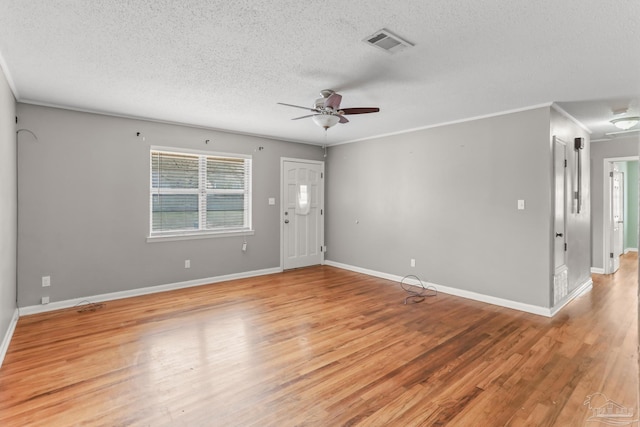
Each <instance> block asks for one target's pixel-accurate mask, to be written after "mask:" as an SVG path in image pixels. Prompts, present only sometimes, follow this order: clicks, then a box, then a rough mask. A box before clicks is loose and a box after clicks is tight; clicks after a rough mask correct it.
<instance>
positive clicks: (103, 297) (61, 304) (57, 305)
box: [20, 267, 282, 316]
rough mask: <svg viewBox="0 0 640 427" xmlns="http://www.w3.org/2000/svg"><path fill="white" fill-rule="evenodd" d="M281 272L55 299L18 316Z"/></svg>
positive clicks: (220, 277)
mask: <svg viewBox="0 0 640 427" xmlns="http://www.w3.org/2000/svg"><path fill="white" fill-rule="evenodd" d="M274 273H282V269H281V268H279V267H278V268H267V269H264V270H254V271H247V272H243V273H235V274H227V275H224V276H216V277H207V278H204V279H195V280H187V281H185V282H177V283H169V284H166V285H158V286H149V287H146V288H138V289H132V290H129V291H120V292H112V293H108V294H100V295H93V296H88V297H83V298H74V299H70V300H65V301H55V302H52V303H49V304H44V305H32V306H28V307H23V308H21V309H20V316H26V315H29V314H37V313H46V312H49V311H54V310H60V309H63V308H71V307H75V306H77V305H79V304H82V303H83V302H86V301H90V302H103V301H113V300H117V299H123V298H131V297H137V296H141V295H150V294H155V293H158V292H166V291H172V290H175V289H183V288H191V287H194V286H202V285H209V284H212V283H218V282H226V281H228V280H235V279H246V278H248V277H256V276H264V275H267V274H274Z"/></svg>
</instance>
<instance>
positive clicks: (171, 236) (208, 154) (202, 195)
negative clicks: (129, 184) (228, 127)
mask: <svg viewBox="0 0 640 427" xmlns="http://www.w3.org/2000/svg"><path fill="white" fill-rule="evenodd" d="M154 153H166V154H175V155H185V156H197V158H198V160H197V162H198V188H197V189H181V188H174V189H168V190H167V192H166V193H165V194H191V195H196V196H197V197H198V226H199V228H198V229H197V230H195V229H190V230H184V229H183V230H165V231H154V230H153V197H154V195H158V194H161V193H162V191H159V190H160V189H159V188H154V187H153V156H154ZM210 158H213V159H216V158H219V159H234V160H243V161H244V162H245V168H247V170H248V173H246V174H245V176H244V187H243V189H242V190H238V189H210V188H209V189H208V188H207V181H206V169H205V172H204V173H203V170H202V168H203V167H204V168H206V165H207V159H210ZM148 159H149V165H148V168H149V169H148V170H149V185H148V197H149V214H148V221H149V224H148V234H147V242H158V241H171V240H189V239H203V238H215V237H228V236H247V235H253V234H254V230H253V221H252V212H253V200H252V199H253V194H252V185H253V157H252V156H251V155H247V154H238V153H225V152H218V151H204V150H193V149H188V148H176V147H164V146H151V147H150V148H149V157H148ZM247 161H248V165H247V164H246V162H247ZM215 194H242V195H244V205H245V207H246V209H244V219H243V223H244V225H243V226H241V227H228V228H226V227H216V228H206V224H207V222H206V217H207V210H206V206H207V204H206V198H207V197H208V196H209V195H215ZM203 207H204V212H203V210H202V209H203ZM203 219H204V220H205V221H204V223H203ZM203 224H204V226H203Z"/></svg>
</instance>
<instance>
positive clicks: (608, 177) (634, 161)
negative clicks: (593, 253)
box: [602, 156, 638, 274]
mask: <svg viewBox="0 0 640 427" xmlns="http://www.w3.org/2000/svg"><path fill="white" fill-rule="evenodd" d="M603 171H604V176H603V179H604V182H603V190H604V191H603V204H604V205H603V234H604V235H603V243H604V244H603V253H602V258H603V266H604V273H605V274H613V273H615V272H616V271H617V270H618V268H619V267H620V256H622V255H624V254H625V253H627V252H631V251H636V252H637V251H638V156H628V157H615V158H606V159H604V168H603Z"/></svg>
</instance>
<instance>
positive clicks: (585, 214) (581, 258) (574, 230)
mask: <svg viewBox="0 0 640 427" xmlns="http://www.w3.org/2000/svg"><path fill="white" fill-rule="evenodd" d="M554 135H555V136H557V137H559V138H560V139H562V140H563V141H565V142H566V143H567V151H566V153H567V192H566V193H567V203H568V205H567V206H568V209H567V214H566V217H565V224H566V234H567V236H566V242H567V245H568V249H567V258H566V261H567V268H568V290H569V293H570V292H571V291H572V290H573V289H575V288H577V287H579V286H580V285H582V284H584V283H586V282H587V281H589V280H590V279H591V228H590V226H591V203H590V200H591V181H590V179H589V176H590V173H591V166H590V162H589V156H590V152H591V143H590V137H589V133H588V132H587V131H585V130H584V129H582V128H580V127H579V126H578V125H576V124H575V122H573V121H572V120H570V119H568V118H567V117H565V116H563V115H562V114H560V113H558V112H557V111H556V110H554V109H551V136H554ZM576 137H582V138H585V145H584V148H583V149H582V150H580V156H581V161H582V166H581V170H582V180H581V184H582V205H581V208H580V212H579V213H578V212H577V206H574V202H573V200H572V193H573V192H575V190H577V188H578V187H577V185H578V179H577V169H578V168H577V164H576V156H577V155H578V152H577V151H576V150H575V149H574V148H573V143H574V138H576ZM552 291H553V290H552ZM552 297H553V293H552V294H551V298H552Z"/></svg>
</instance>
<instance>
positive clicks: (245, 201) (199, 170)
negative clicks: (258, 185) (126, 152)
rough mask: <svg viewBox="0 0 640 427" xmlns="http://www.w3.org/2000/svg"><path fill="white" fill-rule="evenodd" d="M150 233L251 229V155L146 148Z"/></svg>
mask: <svg viewBox="0 0 640 427" xmlns="http://www.w3.org/2000/svg"><path fill="white" fill-rule="evenodd" d="M150 204H151V219H150V223H151V230H150V235H151V236H159V235H176V234H194V233H209V232H232V231H245V230H250V229H251V158H247V157H234V156H228V155H212V154H210V153H208V154H192V153H180V152H173V151H162V150H153V149H152V150H151V202H150Z"/></svg>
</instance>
